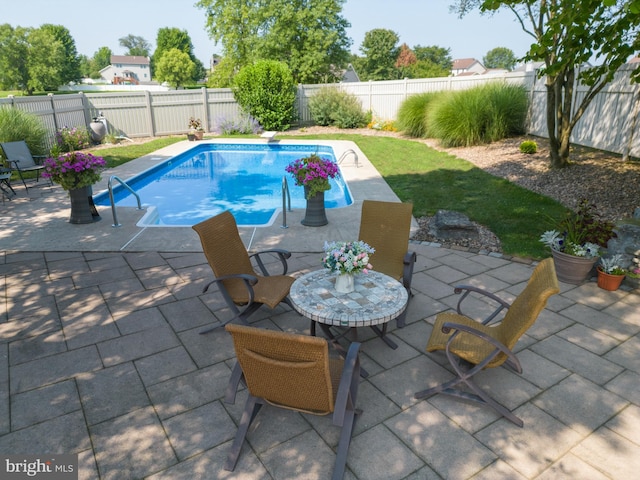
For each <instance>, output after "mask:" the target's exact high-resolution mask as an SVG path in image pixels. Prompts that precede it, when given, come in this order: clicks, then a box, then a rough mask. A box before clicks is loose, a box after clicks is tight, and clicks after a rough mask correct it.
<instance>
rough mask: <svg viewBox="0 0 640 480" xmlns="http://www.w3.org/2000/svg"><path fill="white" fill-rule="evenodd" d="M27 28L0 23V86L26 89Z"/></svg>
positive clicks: (27, 72)
mask: <svg viewBox="0 0 640 480" xmlns="http://www.w3.org/2000/svg"><path fill="white" fill-rule="evenodd" d="M28 32H29V31H28V30H27V29H24V28H22V27H17V28H15V29H14V28H13V27H12V26H11V25H9V24H8V23H5V24H2V25H0V88H2V89H4V90H12V89H21V90H24V91H26V90H27V82H28V81H29V68H28V65H27V59H28V58H29V55H28V51H29V44H28V42H27V35H28Z"/></svg>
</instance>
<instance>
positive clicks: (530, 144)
mask: <svg viewBox="0 0 640 480" xmlns="http://www.w3.org/2000/svg"><path fill="white" fill-rule="evenodd" d="M520 151H521V152H522V153H529V154H531V153H536V152H537V151H538V144H537V143H536V142H534V141H533V140H525V141H524V142H522V143H521V144H520Z"/></svg>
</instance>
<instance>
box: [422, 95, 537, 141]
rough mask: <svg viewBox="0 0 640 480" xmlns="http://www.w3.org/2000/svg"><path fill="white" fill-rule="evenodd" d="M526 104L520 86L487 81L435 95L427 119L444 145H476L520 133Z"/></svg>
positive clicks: (434, 134)
mask: <svg viewBox="0 0 640 480" xmlns="http://www.w3.org/2000/svg"><path fill="white" fill-rule="evenodd" d="M527 108H528V98H527V93H526V91H525V89H524V88H523V87H521V86H517V85H506V84H501V83H500V84H498V83H490V84H487V85H482V86H480V87H475V88H471V89H468V90H459V91H454V92H448V93H447V94H446V95H443V96H441V97H438V101H437V102H434V104H433V105H432V106H431V107H430V108H429V109H428V112H427V123H428V125H429V128H430V133H431V134H432V136H434V137H435V138H438V139H440V141H441V142H442V144H443V145H444V146H448V147H460V146H471V145H478V144H482V143H490V142H494V141H497V140H500V139H502V138H506V137H509V136H513V135H521V134H523V133H524V123H525V119H526V114H527Z"/></svg>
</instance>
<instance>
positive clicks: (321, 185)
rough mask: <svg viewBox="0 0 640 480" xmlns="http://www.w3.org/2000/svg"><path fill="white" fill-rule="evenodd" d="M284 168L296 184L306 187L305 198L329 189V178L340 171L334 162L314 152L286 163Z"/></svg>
mask: <svg viewBox="0 0 640 480" xmlns="http://www.w3.org/2000/svg"><path fill="white" fill-rule="evenodd" d="M285 170H286V171H287V172H288V173H290V174H291V175H292V176H293V178H294V179H295V181H296V185H298V186H300V185H302V186H305V187H308V192H307V199H309V198H311V197H313V196H314V195H315V194H316V193H319V192H324V191H326V190H329V189H330V188H331V185H330V184H329V179H330V178H335V177H336V176H337V175H338V174H339V173H340V170H339V169H338V165H337V164H336V163H335V162H333V161H331V160H329V159H326V158H321V157H320V156H318V155H317V154H315V153H313V154H311V155H309V156H308V157H304V158H299V159H297V160H295V161H294V162H292V163H290V164H289V165H287V167H286V168H285Z"/></svg>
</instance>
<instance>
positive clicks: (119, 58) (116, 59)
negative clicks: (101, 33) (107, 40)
mask: <svg viewBox="0 0 640 480" xmlns="http://www.w3.org/2000/svg"><path fill="white" fill-rule="evenodd" d="M114 63H127V64H129V65H149V63H150V60H149V57H142V56H129V55H111V64H112V65H113V64H114Z"/></svg>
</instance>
